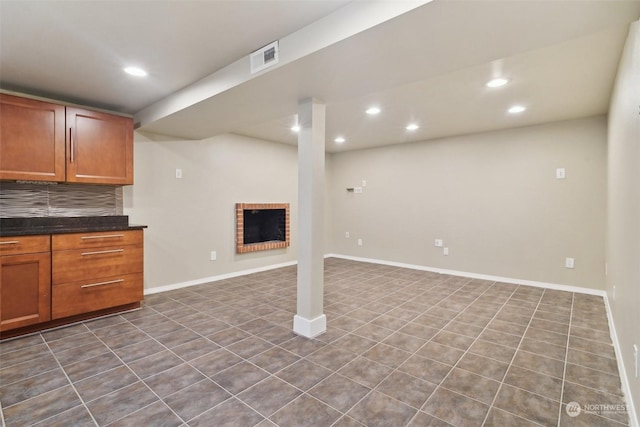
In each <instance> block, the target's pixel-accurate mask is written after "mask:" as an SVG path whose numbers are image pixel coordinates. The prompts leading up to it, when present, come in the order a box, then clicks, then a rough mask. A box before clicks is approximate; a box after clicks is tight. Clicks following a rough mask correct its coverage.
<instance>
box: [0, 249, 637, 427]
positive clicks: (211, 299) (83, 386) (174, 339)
mask: <svg viewBox="0 0 640 427" xmlns="http://www.w3.org/2000/svg"><path fill="white" fill-rule="evenodd" d="M325 269H326V275H325V279H326V285H325V295H326V297H325V313H326V314H327V318H328V328H327V332H326V333H325V334H323V335H321V336H320V337H318V338H317V339H312V340H310V339H305V338H302V337H297V336H295V335H294V334H293V333H292V331H291V325H292V319H293V315H294V314H295V307H296V301H295V295H296V282H295V273H296V270H295V267H290V268H283V269H278V270H272V271H268V272H262V273H257V274H252V275H248V276H243V277H240V278H235V279H229V280H224V281H219V282H215V283H211V284H207V285H201V286H194V287H190V288H186V289H181V290H176V291H171V292H166V293H162V294H155V295H151V296H148V297H147V298H146V300H145V302H144V306H143V308H142V309H141V310H138V311H134V312H130V313H125V314H121V315H116V316H112V317H107V318H103V319H99V320H94V321H88V322H84V323H81V324H77V325H73V326H69V327H66V328H61V329H57V330H52V331H49V332H43V333H42V334H37V335H32V336H28V337H24V338H20V339H16V340H12V341H6V342H3V343H1V344H0V360H1V365H0V401H1V402H2V415H3V417H4V422H5V423H6V425H7V426H21V427H22V426H27V425H38V426H47V427H52V426H85V425H86V426H95V425H99V426H106V425H109V426H186V425H188V426H225V425H229V426H234V427H238V426H253V425H259V426H260V427H263V426H273V425H278V426H336V427H338V426H340V427H342V426H361V425H366V426H385V427H389V426H391V427H395V426H405V425H406V426H447V425H455V426H482V425H485V426H507V425H508V426H516V425H517V426H520V425H523V426H529V425H545V426H556V425H561V426H565V425H566V426H574V425H575V426H599V425H611V426H618V425H626V424H628V418H627V414H626V412H625V411H620V410H618V411H608V412H607V411H600V414H596V413H587V412H585V411H583V412H581V413H580V414H579V415H578V416H575V417H570V416H568V414H567V412H566V405H567V404H568V403H570V402H578V403H579V404H580V405H581V406H582V407H583V408H585V409H588V408H591V409H593V408H596V407H595V406H593V405H604V404H608V405H616V404H618V405H624V397H623V396H622V392H621V386H620V378H619V376H618V370H617V365H616V359H615V354H614V350H613V346H612V344H611V340H610V337H609V329H608V325H607V316H606V313H605V306H604V303H603V299H602V298H600V297H595V296H589V295H584V294H577V293H570V292H562V291H557V290H549V289H546V290H545V289H541V288H534V287H527V286H518V285H513V284H508V283H495V282H489V281H481V280H471V279H467V278H462V277H455V276H448V275H439V274H434V273H429V272H422V271H415V270H409V269H402V268H397V267H389V266H382V265H374V264H367V263H360V262H354V261H346V260H341V259H328V260H327V261H326V264H325ZM587 405H591V406H587ZM596 409H597V408H596ZM591 412H595V411H591ZM573 414H575V413H572V415H573Z"/></svg>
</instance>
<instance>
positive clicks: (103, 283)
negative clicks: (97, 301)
mask: <svg viewBox="0 0 640 427" xmlns="http://www.w3.org/2000/svg"><path fill="white" fill-rule="evenodd" d="M122 282H124V279H117V280H109V281H108V282H98V283H91V284H89V285H82V286H80V287H81V288H93V287H94V286H103V285H111V284H112V283H122Z"/></svg>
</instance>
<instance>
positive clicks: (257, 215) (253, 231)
mask: <svg viewBox="0 0 640 427" xmlns="http://www.w3.org/2000/svg"><path fill="white" fill-rule="evenodd" d="M243 216H244V244H245V245H246V244H251V243H263V242H270V241H276V240H277V241H281V242H284V241H285V240H286V238H285V233H286V217H287V215H286V211H285V210H284V209H245V210H244V211H243Z"/></svg>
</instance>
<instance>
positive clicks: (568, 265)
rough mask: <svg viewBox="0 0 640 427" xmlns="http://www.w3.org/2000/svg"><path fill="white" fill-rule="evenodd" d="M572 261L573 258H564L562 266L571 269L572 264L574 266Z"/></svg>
mask: <svg viewBox="0 0 640 427" xmlns="http://www.w3.org/2000/svg"><path fill="white" fill-rule="evenodd" d="M574 261H575V260H574V259H573V258H565V260H564V266H565V267H566V268H573V264H574Z"/></svg>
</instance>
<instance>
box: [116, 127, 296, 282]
mask: <svg viewBox="0 0 640 427" xmlns="http://www.w3.org/2000/svg"><path fill="white" fill-rule="evenodd" d="M134 147H135V153H134V156H135V157H134V159H135V169H134V170H135V177H134V179H135V184H134V185H133V186H130V187H125V193H124V214H125V215H129V221H130V222H131V223H137V224H146V225H148V226H149V228H148V229H147V230H146V231H145V288H146V289H147V290H149V289H151V288H154V287H158V286H166V285H172V284H177V283H183V282H188V281H192V280H200V279H203V278H207V277H212V276H219V275H224V274H229V273H234V272H239V271H244V270H249V269H255V268H261V267H265V266H269V265H274V264H280V263H285V262H291V261H295V259H296V238H297V234H296V232H295V230H297V203H296V200H297V181H298V178H297V171H298V166H297V152H296V148H295V147H292V146H288V145H284V144H277V143H271V142H266V141H258V140H255V139H251V138H245V137H241V136H234V135H223V136H219V137H215V138H210V139H207V140H203V141H151V140H149V139H148V138H146V137H145V136H143V135H141V134H139V133H136V135H135V144H134ZM176 168H181V169H182V173H183V178H182V179H176V178H175V169H176ZM237 202H246V203H262V202H265V203H269V202H271V203H279V202H284V203H287V202H288V203H291V211H290V213H291V227H292V236H291V246H290V247H289V248H287V249H279V250H271V251H263V252H254V253H248V254H236V253H235V210H234V209H235V203H237ZM212 250H215V251H217V256H218V260H217V261H210V259H209V258H210V256H209V255H210V252H211V251H212Z"/></svg>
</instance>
